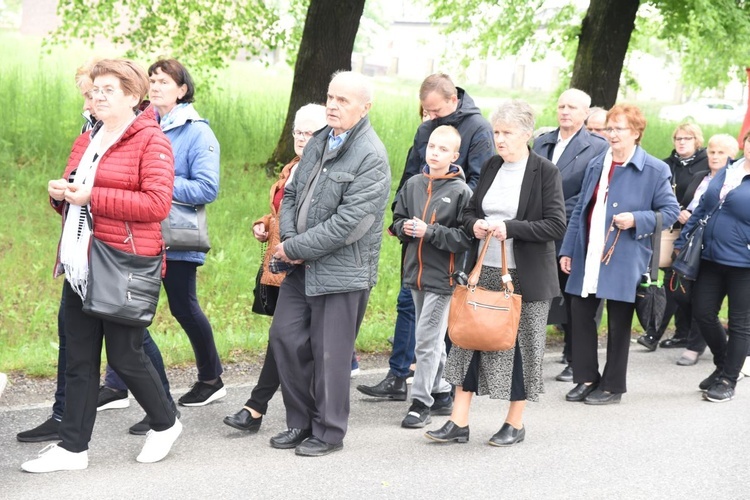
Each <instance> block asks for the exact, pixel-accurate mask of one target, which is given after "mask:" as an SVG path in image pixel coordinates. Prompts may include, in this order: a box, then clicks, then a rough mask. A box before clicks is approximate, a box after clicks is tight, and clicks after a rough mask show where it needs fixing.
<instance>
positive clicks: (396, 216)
mask: <svg viewBox="0 0 750 500" xmlns="http://www.w3.org/2000/svg"><path fill="white" fill-rule="evenodd" d="M460 145H461V136H460V135H459V133H458V131H457V130H456V129H455V128H453V127H451V126H449V125H442V126H440V127H437V128H436V129H435V130H434V131H433V132H432V134H431V135H430V139H429V142H428V144H427V154H426V156H425V159H426V163H427V164H426V165H425V166H424V167H423V169H422V175H415V176H413V177H412V178H411V179H409V180H408V181H407V183H406V184H405V185H404V186H403V188H402V189H401V190H400V191H399V195H398V199H397V200H396V208H395V210H394V213H393V220H394V224H393V227H394V230H395V233H396V236H398V238H399V239H400V240H401V241H403V242H405V243H406V254H405V256H404V267H403V269H404V274H403V285H404V287H406V288H409V289H410V290H411V293H412V297H413V298H414V306H415V310H416V329H415V337H416V346H415V349H414V353H415V356H416V358H417V367H416V370H415V371H414V381H413V382H412V388H411V395H412V404H411V406H410V407H409V412H408V413H407V415H406V417H405V418H404V420H403V421H402V422H401V426H402V427H408V428H420V427H424V426H425V425H426V424H429V423H430V421H431V420H430V407H432V406H433V404H434V403H436V399H437V400H438V401H437V402H439V403H442V404H440V405H437V406H439V407H440V408H441V409H443V410H445V411H448V412H450V410H451V406H452V404H451V403H452V402H451V400H450V390H451V387H450V385H449V384H448V383H447V382H446V381H445V380H443V367H444V365H445V358H446V354H445V342H444V340H443V336H444V334H445V329H446V326H447V323H448V311H449V306H450V299H451V295H452V294H453V287H454V285H455V280H454V278H453V273H454V271H455V270H456V269H455V265H456V254H460V253H462V252H465V251H467V250H468V249H469V247H470V246H471V239H470V237H469V235H467V234H466V233H465V232H464V230H463V229H462V228H461V225H462V224H461V213H462V211H463V209H464V207H465V206H466V205H468V203H469V199H470V198H471V189H469V187H468V186H467V185H466V177H465V176H464V172H463V170H461V167H459V166H457V165H453V162H455V161H456V160H457V159H458V155H459V152H458V151H459V147H460Z"/></svg>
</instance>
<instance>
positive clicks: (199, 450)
mask: <svg viewBox="0 0 750 500" xmlns="http://www.w3.org/2000/svg"><path fill="white" fill-rule="evenodd" d="M556 351H557V349H556ZM600 354H601V356H602V357H600V360H601V362H603V359H602V358H603V353H600ZM678 356H679V350H677V349H670V350H661V349H660V350H657V351H656V352H654V353H649V352H646V351H645V350H644V349H643V348H642V347H640V346H637V345H635V344H634V345H633V346H632V348H631V353H630V366H629V373H628V377H629V380H628V386H629V392H628V393H627V394H625V395H624V396H623V399H622V403H621V404H619V405H613V406H604V407H594V406H587V405H584V404H581V403H568V402H566V401H565V400H564V395H565V393H566V392H567V391H568V390H569V389H570V388H572V384H566V383H560V382H556V381H555V380H554V376H555V375H556V374H557V373H558V372H559V371H560V370H561V368H562V365H561V364H559V363H558V362H557V360H558V358H559V355H558V354H557V353H555V354H552V353H550V354H549V355H548V356H547V359H546V362H545V366H544V368H545V379H546V391H547V392H546V394H544V395H543V396H542V399H541V401H540V402H539V403H530V404H529V405H528V407H527V411H526V421H525V425H526V440H525V441H524V442H523V443H520V444H518V445H516V446H513V447H511V448H496V447H492V446H489V445H488V444H487V439H488V438H489V437H490V436H492V434H494V433H495V432H496V431H497V430H498V429H499V428H500V426H501V425H502V423H503V418H504V416H505V411H506V409H507V403H505V402H501V401H491V400H489V399H488V398H475V400H474V403H473V407H472V414H471V423H470V426H471V439H470V441H469V442H468V443H466V444H455V443H454V444H447V445H441V444H437V443H432V442H428V441H427V440H426V439H425V438H424V437H423V431H422V430H412V429H402V428H401V427H400V426H399V423H400V421H401V419H402V418H403V416H404V415H405V414H406V411H407V407H408V403H404V402H392V401H387V402H381V401H376V400H372V399H368V398H365V397H364V396H362V395H361V394H360V393H359V392H357V391H356V390H355V389H354V386H355V385H356V384H358V383H367V384H371V383H373V384H374V383H376V382H377V381H379V380H380V379H381V378H382V377H383V375H384V373H385V371H386V370H385V366H383V367H380V368H371V369H368V370H364V371H363V373H362V374H361V375H360V376H359V377H357V378H356V379H354V381H353V384H352V411H351V419H350V428H349V433H348V435H347V438H346V440H345V442H344V449H343V451H341V452H337V453H334V454H332V455H329V456H327V457H322V458H302V457H297V456H295V455H294V451H293V450H275V449H273V448H271V447H270V446H269V444H268V440H269V438H270V437H271V436H273V435H274V434H275V433H277V432H279V431H280V430H283V428H284V427H285V424H284V412H283V404H282V401H281V397H280V395H277V397H276V398H274V400H273V401H272V402H271V406H270V409H269V414H268V415H267V417H266V418H265V419H264V422H263V426H262V428H261V430H260V432H259V433H258V434H254V435H248V434H244V433H242V432H239V431H235V430H233V429H232V428H230V427H227V426H226V425H224V424H223V423H222V418H223V417H224V416H225V415H227V414H229V413H234V412H235V411H237V410H238V409H239V408H240V407H241V405H242V403H243V402H244V401H245V399H246V398H247V397H248V395H249V391H250V387H251V386H249V385H247V384H244V385H235V386H232V385H231V380H227V381H225V382H227V383H228V384H227V385H228V396H227V397H226V398H224V399H223V400H221V401H218V402H216V403H213V404H211V405H208V406H206V407H202V408H182V422H183V424H184V432H183V434H182V436H181V437H180V439H179V440H178V441H177V443H176V444H175V446H174V448H173V450H172V453H171V454H170V455H169V456H168V457H167V458H166V459H165V460H163V461H162V462H160V463H156V464H139V463H137V462H136V461H135V457H136V455H137V454H138V452H139V451H140V448H141V446H142V444H143V441H144V438H143V437H136V436H131V435H129V434H128V433H127V428H128V426H129V425H131V424H132V423H134V422H136V421H138V420H140V418H141V416H142V411H141V409H140V407H139V406H138V405H137V403H135V402H133V404H131V406H130V408H128V409H125V410H111V411H105V412H102V413H100V414H99V415H98V418H97V425H96V427H95V430H94V436H93V439H92V441H91V447H90V450H89V468H88V469H87V470H85V471H76V472H57V473H51V474H28V473H25V472H22V471H21V469H20V464H21V463H22V462H23V461H25V460H28V459H30V458H33V457H34V456H35V454H36V453H37V452H38V451H39V450H40V449H41V448H42V447H43V446H44V443H42V444H27V443H19V442H17V441H16V439H15V434H16V433H17V432H18V431H20V430H24V429H27V428H29V427H30V426H32V425H36V424H37V423H40V422H41V421H43V420H44V419H45V418H46V417H47V415H48V413H49V407H50V405H49V404H44V405H35V406H31V407H13V408H8V407H0V449H1V450H2V452H1V453H0V499H7V500H11V499H42V498H44V499H67V498H71V499H72V498H76V499H89V498H92V499H94V498H95V499H109V498H135V499H139V498H149V499H153V498H160V499H173V498H174V499H193V498H195V499H199V498H200V499H204V498H213V499H223V498H243V499H269V498H303V499H307V498H313V499H318V498H319V499H329V498H330V499H339V498H340V499H357V500H360V499H369V498H394V499H402V498H403V499H423V498H429V499H443V498H445V499H462V498H472V499H477V498H493V499H497V498H534V499H537V498H554V499H556V498H575V499H580V498H596V499H598V498H602V499H604V498H607V499H619V498H623V499H638V498H648V499H662V498H675V499H677V498H679V499H700V498H706V499H709V498H711V499H713V498H722V499H740V498H750V482H749V481H748V470H750V466H749V465H748V462H750V453H749V452H750V393H749V392H747V391H750V382H748V381H740V382H739V385H738V391H737V397H736V398H735V400H733V401H731V402H728V403H723V404H716V403H709V402H705V401H703V400H702V398H701V395H700V392H698V390H697V386H698V382H700V380H702V379H703V378H704V377H705V376H707V375H708V374H709V373H710V372H711V371H712V369H713V367H712V365H711V363H710V361H709V360H708V359H707V357H706V356H704V358H702V359H701V361H700V362H699V363H698V364H697V365H695V366H692V367H680V366H677V365H675V363H674V362H675V360H676V359H677V357H678ZM179 389H180V388H175V390H174V391H173V392H174V393H175V394H178V395H179V394H181V393H182V392H183V391H182V390H179ZM182 389H183V390H185V388H182ZM447 418H448V417H433V423H432V424H431V425H429V426H428V429H436V428H438V427H439V426H440V425H442V423H443V422H444V421H445V420H446V419H447Z"/></svg>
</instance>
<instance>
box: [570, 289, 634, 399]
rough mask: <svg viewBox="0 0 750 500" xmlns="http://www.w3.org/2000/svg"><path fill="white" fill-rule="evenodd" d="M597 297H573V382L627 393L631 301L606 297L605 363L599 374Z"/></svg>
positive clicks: (598, 300) (632, 306) (632, 311)
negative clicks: (607, 298)
mask: <svg viewBox="0 0 750 500" xmlns="http://www.w3.org/2000/svg"><path fill="white" fill-rule="evenodd" d="M601 300H602V299H599V298H597V297H595V296H589V297H586V298H583V297H579V296H573V300H572V302H571V309H572V319H573V381H574V382H576V383H577V384H580V383H584V382H597V381H598V382H599V388H600V389H601V390H603V391H607V392H613V393H623V392H627V385H626V374H627V370H628V353H629V351H630V330H631V325H632V323H633V313H634V312H635V304H634V303H632V302H621V301H618V300H607V329H608V334H607V363H606V365H604V371H603V372H602V374H601V376H600V375H599V356H598V353H597V348H598V332H597V322H596V310H597V308H598V307H599V303H600V302H601Z"/></svg>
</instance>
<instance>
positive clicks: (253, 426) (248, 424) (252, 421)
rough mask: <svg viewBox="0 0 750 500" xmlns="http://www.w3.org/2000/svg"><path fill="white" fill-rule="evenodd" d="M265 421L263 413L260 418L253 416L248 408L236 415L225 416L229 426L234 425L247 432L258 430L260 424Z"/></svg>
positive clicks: (225, 421)
mask: <svg viewBox="0 0 750 500" xmlns="http://www.w3.org/2000/svg"><path fill="white" fill-rule="evenodd" d="M262 422H263V415H261V416H260V417H258V418H253V416H252V415H251V414H250V412H249V411H247V409H246V408H243V409H241V410H240V411H238V412H237V413H235V414H234V415H227V416H226V417H224V423H225V424H227V425H228V426H229V427H234V428H235V429H239V430H241V431H247V432H253V433H255V432H258V429H260V424H261V423H262Z"/></svg>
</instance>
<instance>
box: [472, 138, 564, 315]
mask: <svg viewBox="0 0 750 500" xmlns="http://www.w3.org/2000/svg"><path fill="white" fill-rule="evenodd" d="M503 163H504V161H503V159H502V158H501V157H500V156H493V157H492V158H490V159H489V160H487V162H486V163H485V164H484V165H483V166H482V170H481V173H480V174H479V183H478V184H477V188H476V190H475V191H474V195H473V196H472V197H471V200H470V201H469V205H468V206H467V207H466V208H464V211H463V223H464V229H465V230H466V232H467V233H468V234H469V236H471V237H472V238H474V224H475V223H476V222H477V220H479V219H484V217H485V213H484V210H483V209H482V200H484V197H485V195H486V194H487V191H488V190H489V189H490V186H492V183H493V182H494V180H495V177H497V173H498V172H499V171H500V169H501V168H502V166H503ZM505 226H506V228H507V231H508V238H513V252H514V254H515V257H516V269H517V270H518V279H519V281H520V282H521V295H522V296H523V300H526V301H536V300H550V299H553V298H555V297H557V296H558V295H560V285H559V282H558V278H557V259H556V256H555V240H559V239H560V238H562V237H563V235H564V234H565V200H564V199H563V191H562V182H561V179H560V171H559V170H558V169H557V167H555V165H554V164H553V163H552V162H551V161H549V160H547V159H546V158H542V157H541V156H539V155H537V154H536V153H534V152H533V151H531V152H530V154H529V159H528V161H527V163H526V171H525V172H524V174H523V180H522V181H521V195H520V197H519V200H518V213H517V215H516V218H515V219H513V220H506V221H505ZM479 243H480V241H479V240H478V239H476V238H474V239H473V251H471V252H470V260H471V261H475V260H476V258H477V254H478V252H479ZM473 266H474V263H473V262H471V265H470V266H467V269H471V268H472V267H473Z"/></svg>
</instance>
